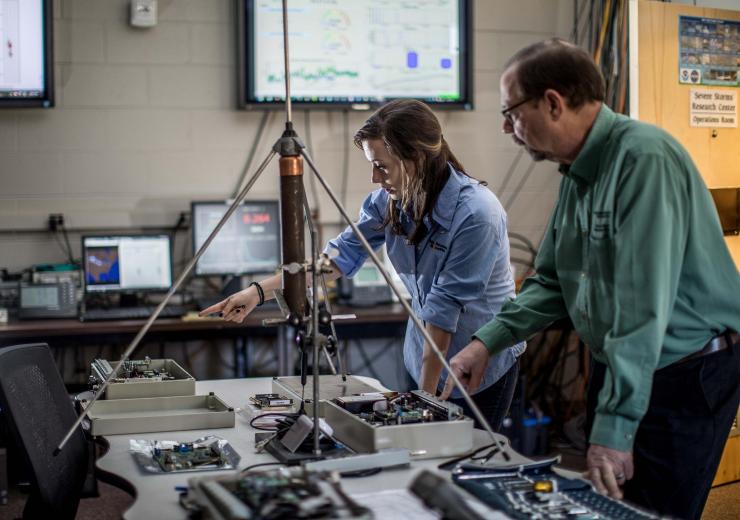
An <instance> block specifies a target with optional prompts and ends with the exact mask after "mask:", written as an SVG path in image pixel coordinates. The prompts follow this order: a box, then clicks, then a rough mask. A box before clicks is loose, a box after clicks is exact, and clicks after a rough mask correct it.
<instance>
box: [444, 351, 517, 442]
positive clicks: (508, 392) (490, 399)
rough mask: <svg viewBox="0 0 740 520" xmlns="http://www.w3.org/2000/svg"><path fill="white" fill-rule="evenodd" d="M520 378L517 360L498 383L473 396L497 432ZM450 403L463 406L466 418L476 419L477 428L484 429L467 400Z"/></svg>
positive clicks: (461, 399)
mask: <svg viewBox="0 0 740 520" xmlns="http://www.w3.org/2000/svg"><path fill="white" fill-rule="evenodd" d="M518 377H519V359H518V358H517V360H516V363H514V364H513V365H512V366H511V368H510V369H509V370H508V371H507V372H506V373H505V374H504V375H503V376H501V378H500V379H499V380H498V381H496V382H495V383H494V384H492V385H491V386H489V387H488V388H486V389H485V390H482V391H481V392H478V393H477V394H474V395H473V396H472V397H473V402H474V403H475V404H476V406H477V407H478V408H480V411H481V413H482V414H483V417H485V418H486V420H487V421H488V424H489V425H490V426H491V429H492V430H493V431H495V432H497V431H499V430H500V429H501V423H502V422H503V420H504V417H506V413H507V412H508V411H509V405H510V404H511V399H512V397H514V389H515V388H516V380H517V378H518ZM449 401H450V402H452V403H455V404H456V405H458V406H461V407H462V409H463V410H464V411H465V415H466V416H468V417H470V418H472V419H475V427H476V428H480V429H483V427H482V426H481V424H480V423H479V422H478V419H476V418H475V416H474V415H473V412H472V411H471V410H470V406H468V403H466V402H465V399H463V398H462V397H461V398H459V399H450V400H449Z"/></svg>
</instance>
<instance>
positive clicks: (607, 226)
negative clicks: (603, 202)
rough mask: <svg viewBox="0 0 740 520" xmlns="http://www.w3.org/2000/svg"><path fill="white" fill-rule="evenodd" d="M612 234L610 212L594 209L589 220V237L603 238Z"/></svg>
mask: <svg viewBox="0 0 740 520" xmlns="http://www.w3.org/2000/svg"><path fill="white" fill-rule="evenodd" d="M611 236H612V212H611V211H594V212H593V220H592V221H591V238H593V239H594V240H603V239H605V238H610V237H611Z"/></svg>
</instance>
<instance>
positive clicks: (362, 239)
mask: <svg viewBox="0 0 740 520" xmlns="http://www.w3.org/2000/svg"><path fill="white" fill-rule="evenodd" d="M301 154H302V155H303V157H304V158H305V159H306V162H307V163H308V166H309V167H310V168H311V170H312V171H313V174H314V175H315V176H316V178H317V179H318V180H319V183H321V185H322V186H323V187H324V190H325V191H326V193H327V195H329V198H330V199H331V200H332V202H333V203H334V205H335V206H336V208H337V210H339V213H340V214H341V215H342V217H343V218H344V220H345V221H346V222H347V224H348V225H349V226H350V227H351V228H352V231H353V232H354V233H355V236H356V237H357V239H358V240H359V241H360V243H361V244H362V246H363V247H364V248H365V251H366V252H367V254H368V255H369V256H370V258H371V259H372V261H373V263H374V264H375V266H376V267H377V268H378V269H379V270H380V273H381V274H382V275H383V278H385V281H386V283H387V284H388V286H389V287H390V288H391V290H392V291H393V292H394V293H395V294H396V296H397V297H398V300H399V302H400V303H401V305H403V308H404V309H405V310H406V312H407V313H408V315H409V318H411V320H412V321H413V322H414V324H415V325H416V327H417V328H418V329H419V332H420V333H421V335H422V336H424V340H425V341H426V342H427V343H428V344H429V345H430V346H431V347H432V350H433V351H434V353H435V354H436V356H437V358H439V360H440V362H441V363H442V365H443V366H444V367H445V369H447V373H448V374H449V376H450V377H451V378H452V381H453V382H454V383H455V386H456V387H457V389H458V390H460V393H461V394H462V395H463V398H464V399H465V401H466V402H467V403H468V406H470V409H471V410H472V411H473V415H475V417H476V419H478V422H479V423H480V424H481V426H483V428H484V429H485V430H486V432H488V434H489V435H490V436H491V439H493V442H494V443H495V444H496V446H497V447H498V448H499V450H501V452H502V453H503V452H505V451H506V446H505V445H504V444H503V443H502V442H501V441H500V440H499V439H498V438H497V437H496V434H495V433H494V432H493V430H492V429H491V426H490V425H489V424H488V421H486V418H485V417H483V414H482V413H481V411H480V409H479V408H478V406H477V405H476V404H475V402H474V401H473V399H472V398H471V397H470V394H469V393H468V392H467V390H466V389H465V387H464V386H463V385H462V383H461V382H460V380H459V379H458V378H457V376H456V375H455V374H454V373H453V372H452V369H451V368H450V364H449V363H448V362H447V360H446V359H445V357H444V355H443V354H442V352H440V350H439V347H437V344H436V343H435V342H434V340H433V339H432V337H431V336H430V335H429V332H428V331H427V330H426V327H424V324H423V323H422V322H421V320H419V318H418V317H417V316H416V314H414V311H413V309H412V308H411V306H410V305H409V304H408V302H407V301H406V300H405V299H404V298H403V296H402V295H401V292H400V291H399V290H398V288H397V287H396V285H395V284H394V283H393V280H392V279H391V276H390V275H389V274H388V272H387V271H386V269H385V266H384V265H383V263H382V262H381V261H380V259H379V258H378V257H377V255H376V254H375V251H373V248H372V246H370V244H369V243H368V241H367V239H366V238H365V236H364V235H363V234H362V232H361V231H360V229H359V228H358V227H357V225H356V224H355V223H354V222H353V221H352V219H351V218H350V216H349V214H348V213H347V210H346V209H344V207H343V206H342V204H341V203H340V202H339V199H337V197H336V195H335V194H334V192H333V191H332V189H331V187H329V185H328V184H327V183H326V181H325V180H324V178H323V177H322V176H321V174H320V173H319V171H318V169H317V168H316V165H314V163H313V161H312V160H311V157H309V156H308V154H307V153H306V151H305V150H303V151H302V152H301Z"/></svg>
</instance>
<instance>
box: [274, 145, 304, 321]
mask: <svg viewBox="0 0 740 520" xmlns="http://www.w3.org/2000/svg"><path fill="white" fill-rule="evenodd" d="M304 197H305V193H304V188H303V159H302V158H301V157H300V156H299V155H291V156H283V157H281V158H280V213H281V215H282V235H283V236H282V243H283V267H285V266H289V265H290V264H293V263H297V264H301V265H303V263H304V262H305V260H306V244H305V233H304V228H303V199H304ZM283 295H284V296H285V301H286V303H287V304H288V307H289V308H290V312H291V314H293V318H294V319H295V318H298V319H300V320H302V319H303V318H304V317H305V316H306V275H305V273H304V272H302V271H301V272H297V273H292V274H291V273H289V272H288V271H287V270H285V269H283ZM294 325H295V324H294Z"/></svg>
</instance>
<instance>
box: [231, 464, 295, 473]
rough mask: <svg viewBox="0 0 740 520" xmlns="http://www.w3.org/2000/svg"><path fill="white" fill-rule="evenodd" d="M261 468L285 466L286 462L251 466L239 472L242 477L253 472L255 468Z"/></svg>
mask: <svg viewBox="0 0 740 520" xmlns="http://www.w3.org/2000/svg"><path fill="white" fill-rule="evenodd" d="M261 466H285V463H284V462H260V463H259V464H252V465H251V466H247V467H246V468H244V469H242V470H240V471H239V474H240V475H244V474H245V473H247V472H248V471H251V470H253V469H254V468H259V467H261Z"/></svg>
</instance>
